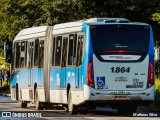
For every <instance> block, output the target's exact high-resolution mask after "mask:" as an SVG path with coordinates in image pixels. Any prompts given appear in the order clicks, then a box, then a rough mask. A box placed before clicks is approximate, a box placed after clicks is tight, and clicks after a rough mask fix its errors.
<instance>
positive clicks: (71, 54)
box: [68, 34, 74, 65]
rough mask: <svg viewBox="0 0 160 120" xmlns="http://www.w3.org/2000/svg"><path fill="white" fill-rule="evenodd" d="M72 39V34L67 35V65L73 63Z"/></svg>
mask: <svg viewBox="0 0 160 120" xmlns="http://www.w3.org/2000/svg"><path fill="white" fill-rule="evenodd" d="M73 40H74V35H73V34H71V35H69V50H68V65H72V63H73Z"/></svg>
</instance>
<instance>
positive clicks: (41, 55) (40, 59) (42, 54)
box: [38, 41, 44, 68]
mask: <svg viewBox="0 0 160 120" xmlns="http://www.w3.org/2000/svg"><path fill="white" fill-rule="evenodd" d="M43 59H44V41H39V63H38V67H39V68H43Z"/></svg>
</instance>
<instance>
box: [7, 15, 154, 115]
mask: <svg viewBox="0 0 160 120" xmlns="http://www.w3.org/2000/svg"><path fill="white" fill-rule="evenodd" d="M7 56H10V55H7ZM6 59H9V58H6ZM11 66H12V70H11V72H12V81H11V84H10V88H11V98H12V99H13V100H17V101H19V103H20V107H23V108H24V107H27V104H28V103H30V102H31V103H34V104H35V106H36V109H37V110H39V109H42V108H43V107H45V106H46V105H48V104H52V105H54V104H58V105H63V106H65V107H66V108H67V109H68V111H69V113H71V114H73V113H74V114H76V113H78V111H79V110H80V109H81V110H87V109H89V108H93V109H95V108H96V107H97V106H107V105H110V107H112V108H114V109H117V110H118V112H126V111H127V112H135V111H136V109H137V105H149V104H150V103H151V102H153V101H154V43H153V35H152V28H151V26H150V25H148V24H145V23H138V22H131V21H129V20H128V19H125V18H91V19H87V20H81V21H76V22H69V23H63V24H57V25H54V26H40V27H33V28H27V29H23V30H22V31H20V32H19V33H18V35H17V36H16V37H15V39H14V41H13V45H12V63H11Z"/></svg>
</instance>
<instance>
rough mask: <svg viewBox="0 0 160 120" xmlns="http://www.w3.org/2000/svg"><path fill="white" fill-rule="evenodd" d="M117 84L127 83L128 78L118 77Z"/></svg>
mask: <svg viewBox="0 0 160 120" xmlns="http://www.w3.org/2000/svg"><path fill="white" fill-rule="evenodd" d="M115 82H127V77H116V78H115Z"/></svg>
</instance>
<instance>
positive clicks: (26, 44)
mask: <svg viewBox="0 0 160 120" xmlns="http://www.w3.org/2000/svg"><path fill="white" fill-rule="evenodd" d="M27 46H28V42H27V41H26V42H25V67H27Z"/></svg>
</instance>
